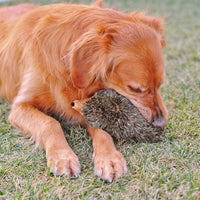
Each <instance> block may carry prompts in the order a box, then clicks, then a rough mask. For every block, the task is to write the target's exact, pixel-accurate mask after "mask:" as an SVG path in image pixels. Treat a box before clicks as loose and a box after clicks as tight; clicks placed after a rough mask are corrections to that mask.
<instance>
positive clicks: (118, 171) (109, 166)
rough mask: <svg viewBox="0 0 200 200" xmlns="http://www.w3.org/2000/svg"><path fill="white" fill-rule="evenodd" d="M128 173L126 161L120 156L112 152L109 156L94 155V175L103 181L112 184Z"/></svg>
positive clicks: (118, 153)
mask: <svg viewBox="0 0 200 200" xmlns="http://www.w3.org/2000/svg"><path fill="white" fill-rule="evenodd" d="M127 171H128V168H127V166H126V161H125V159H124V157H123V156H122V154H121V153H120V152H118V151H114V152H112V153H110V154H95V157H94V172H95V175H96V176H98V177H99V178H101V179H104V180H105V181H108V182H112V181H113V180H116V179H117V178H119V177H121V176H122V175H123V174H124V173H126V172H127Z"/></svg>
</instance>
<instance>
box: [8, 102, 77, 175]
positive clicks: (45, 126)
mask: <svg viewBox="0 0 200 200" xmlns="http://www.w3.org/2000/svg"><path fill="white" fill-rule="evenodd" d="M9 121H10V122H11V123H12V124H13V125H14V126H16V127H18V128H20V129H21V130H22V131H23V132H24V133H26V134H28V136H30V137H32V138H33V139H34V140H35V141H36V143H37V144H39V145H40V146H41V147H43V148H44V149H45V150H46V157H47V164H48V166H49V167H50V168H51V172H52V173H54V174H57V175H64V174H65V175H67V176H68V177H71V176H78V174H79V173H80V165H79V161H78V157H77V156H76V155H75V154H74V152H73V151H72V149H71V148H70V147H69V145H68V143H67V141H66V139H65V137H64V134H63V131H62V128H61V126H60V124H59V122H58V121H56V120H55V119H54V118H51V117H49V116H48V115H45V114H44V113H42V112H40V111H39V110H38V109H36V108H35V107H33V106H32V105H30V104H28V103H16V104H14V105H13V106H12V110H11V113H10V116H9Z"/></svg>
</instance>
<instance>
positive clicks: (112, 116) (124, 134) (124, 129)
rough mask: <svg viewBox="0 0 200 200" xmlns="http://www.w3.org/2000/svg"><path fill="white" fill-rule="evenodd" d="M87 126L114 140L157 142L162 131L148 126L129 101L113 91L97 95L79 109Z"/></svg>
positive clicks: (100, 92) (103, 91)
mask: <svg viewBox="0 0 200 200" xmlns="http://www.w3.org/2000/svg"><path fill="white" fill-rule="evenodd" d="M82 113H83V115H84V118H85V120H86V122H87V123H88V125H89V126H91V127H93V128H99V129H102V130H104V131H106V132H107V133H109V134H110V135H111V136H112V137H114V138H115V139H117V140H129V139H133V140H135V141H136V142H156V141H158V140H159V136H160V135H161V134H162V132H163V129H162V128H158V127H154V126H153V125H151V124H149V123H148V122H147V121H146V120H145V118H144V117H143V115H142V114H141V113H140V111H139V110H138V109H137V108H136V107H135V106H134V105H133V104H132V103H131V102H130V100H129V99H127V98H126V97H124V96H122V95H120V94H119V93H117V92H116V91H115V90H113V89H106V90H101V91H98V92H97V93H95V94H94V96H93V97H92V98H91V100H90V101H86V102H85V103H84V104H83V107H82Z"/></svg>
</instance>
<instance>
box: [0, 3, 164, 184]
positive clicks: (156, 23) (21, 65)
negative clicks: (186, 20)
mask: <svg viewBox="0 0 200 200" xmlns="http://www.w3.org/2000/svg"><path fill="white" fill-rule="evenodd" d="M164 46H165V39H164V35H163V26H162V21H161V20H160V19H159V18H157V17H150V16H146V15H145V14H143V13H140V12H133V13H130V14H124V13H121V12H119V11H116V10H114V9H107V8H103V7H101V1H99V2H97V4H94V5H91V6H87V5H75V4H53V5H46V6H35V5H30V4H21V5H18V6H13V7H7V8H1V9H0V94H1V96H3V97H4V98H6V99H8V100H9V101H10V102H12V109H11V113H10V116H9V120H10V122H11V123H12V124H13V125H14V126H16V127H18V128H19V129H21V130H22V131H23V132H24V133H25V134H27V135H29V136H30V137H32V138H34V139H35V141H36V142H37V143H38V144H39V145H40V146H42V147H43V148H44V149H45V150H46V156H47V162H48V166H51V171H52V172H53V173H55V174H66V175H67V176H69V177H70V176H77V175H78V174H79V173H80V166H79V162H78V158H77V156H76V155H75V154H74V153H73V151H72V150H71V148H70V147H69V145H68V143H67V141H66V140H65V137H64V134H63V131H62V128H61V126H60V124H59V122H58V121H56V120H55V119H54V118H52V117H50V114H56V115H59V116H62V117H63V118H65V119H66V120H70V121H71V122H73V123H74V122H76V123H82V124H84V121H83V118H82V116H81V115H80V114H79V113H78V112H77V111H75V110H74V109H72V106H71V102H72V101H74V100H77V99H79V100H80V99H85V98H88V97H89V96H90V95H92V94H93V93H94V92H96V91H98V90H100V89H103V88H108V87H109V88H113V89H115V90H117V91H118V92H120V93H121V94H123V95H125V96H127V97H128V98H129V99H130V100H131V101H132V102H133V103H134V104H135V105H136V106H137V107H138V108H139V109H140V111H141V112H142V113H143V115H144V117H145V118H146V119H147V120H148V121H149V122H153V123H154V124H155V125H157V126H164V125H165V122H166V118H167V110H166V108H165V106H164V104H163V102H162V99H161V96H160V92H159V88H160V85H161V84H162V82H163V80H164V78H165V70H164V61H163V55H162V47H164ZM86 127H87V129H88V131H89V133H90V135H91V137H92V139H93V146H94V164H95V169H94V170H95V174H96V175H98V176H99V177H101V178H104V179H106V180H109V181H112V180H113V179H115V178H117V177H119V176H121V175H122V174H123V173H124V172H125V171H126V161H125V160H124V158H123V156H122V155H121V153H120V152H118V151H117V150H116V148H115V146H114V143H113V140H112V138H111V137H110V136H109V135H108V134H107V133H106V132H103V131H101V130H98V129H92V128H90V127H88V126H87V125H86Z"/></svg>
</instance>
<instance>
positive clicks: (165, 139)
mask: <svg viewBox="0 0 200 200" xmlns="http://www.w3.org/2000/svg"><path fill="white" fill-rule="evenodd" d="M15 2H17V3H19V2H34V3H40V4H46V3H54V2H58V1H53V0H50V1H47V0H40V1H39V0H35V1H33V0H32V1H31V0H27V1H23V0H17V1H15ZM71 2H78V3H80V2H81V3H89V2H90V1H88V0H79V1H71ZM8 4H12V3H8V2H7V4H5V3H4V4H0V6H1V5H2V6H3V5H8ZM105 5H106V6H108V7H116V8H117V9H119V10H122V11H124V12H129V11H133V10H146V11H148V13H150V14H157V15H159V16H162V17H164V18H165V27H166V30H165V35H166V40H167V47H166V48H165V50H164V56H165V61H166V62H165V63H166V71H167V79H166V82H165V84H164V86H163V88H162V95H163V97H164V101H165V103H166V105H167V108H168V110H169V120H168V126H167V129H166V131H165V134H164V135H163V136H162V140H161V142H159V143H156V144H148V143H147V144H135V143H134V142H126V143H124V144H122V145H121V146H120V147H119V150H120V151H121V152H122V154H123V155H124V156H125V158H126V160H127V163H128V167H129V171H128V173H127V174H126V175H125V176H123V177H122V178H120V179H119V180H118V181H117V182H113V183H105V182H103V181H101V180H99V179H98V178H97V177H95V176H94V175H93V165H92V142H91V139H90V138H89V136H88V134H87V133H86V131H85V129H83V128H81V127H79V126H78V127H69V128H67V129H66V130H65V133H66V138H67V140H68V141H69V144H70V146H71V147H72V148H73V150H74V151H75V153H76V154H77V155H78V157H79V159H80V162H81V166H82V172H81V174H80V176H79V177H78V178H71V179H67V178H66V177H54V176H51V175H50V174H49V172H48V169H47V167H46V158H45V153H44V152H43V150H40V149H37V148H36V147H35V146H34V145H32V144H31V141H30V140H29V139H27V138H24V137H21V136H20V133H19V132H18V131H17V130H15V129H14V128H13V127H11V125H10V124H9V122H8V121H7V116H8V113H9V110H10V105H9V104H8V103H7V102H6V101H4V100H2V99H0V116H1V117H0V199H6V200H7V199H114V200H115V199H138V200H143V199H195V200H198V199H200V135H199V134H200V47H199V46H200V10H199V9H200V1H199V0H190V1H188V0H162V1H161V0H151V1H150V0H118V1H117V0H107V1H106V2H105Z"/></svg>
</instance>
